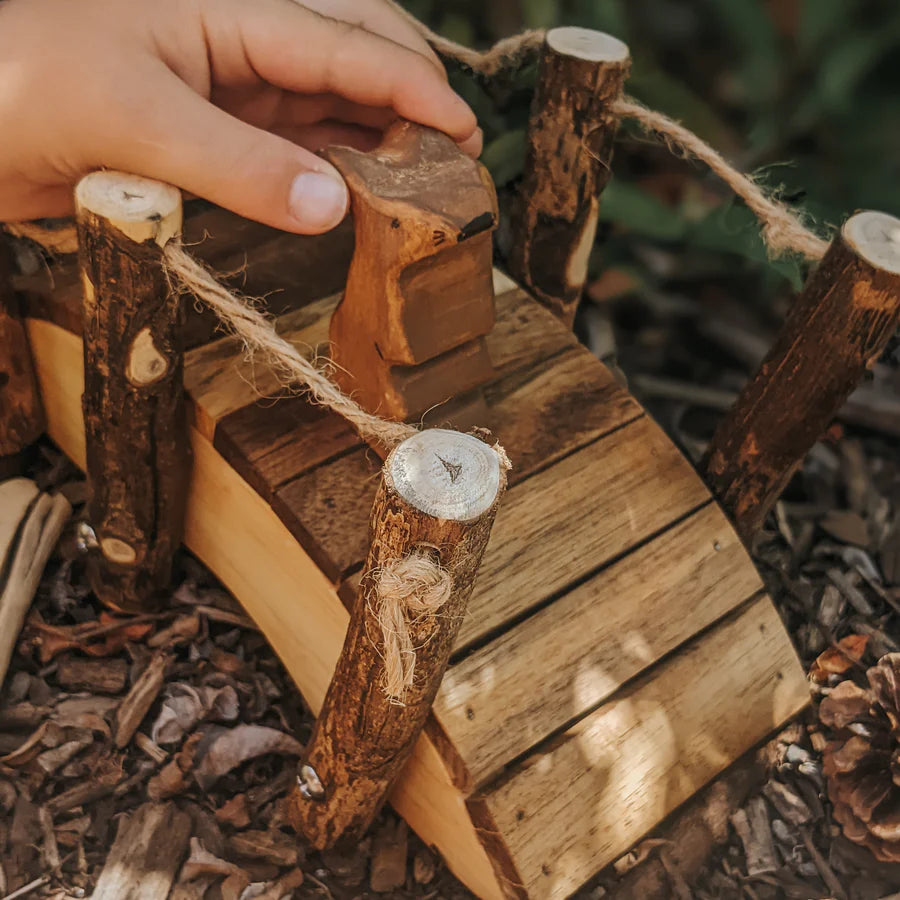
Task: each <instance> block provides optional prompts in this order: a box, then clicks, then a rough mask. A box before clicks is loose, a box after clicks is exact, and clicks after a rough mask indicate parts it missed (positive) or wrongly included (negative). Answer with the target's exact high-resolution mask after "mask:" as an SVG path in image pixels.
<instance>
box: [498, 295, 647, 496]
mask: <svg viewBox="0 0 900 900" xmlns="http://www.w3.org/2000/svg"><path fill="white" fill-rule="evenodd" d="M535 305H537V304H535ZM555 327H556V328H561V327H562V326H561V325H560V324H559V323H555ZM484 394H485V402H486V405H487V408H488V415H487V419H486V421H484V422H482V423H480V424H482V425H483V426H485V427H487V428H490V430H491V431H492V432H493V434H494V436H495V437H496V438H497V440H498V441H499V442H500V443H501V444H502V445H503V448H504V449H505V450H506V452H507V454H508V455H509V457H510V459H511V460H513V468H512V470H511V471H510V473H509V475H510V478H509V483H510V484H516V483H517V482H519V481H522V480H523V479H524V478H527V477H528V476H529V475H530V474H532V473H533V472H534V471H536V470H537V469H540V468H544V467H546V466H547V465H549V464H550V463H552V462H555V461H556V460H557V459H560V458H562V457H563V456H566V455H567V454H569V453H571V452H572V451H573V450H576V449H578V448H579V447H583V446H585V445H586V444H589V443H591V441H593V440H596V439H597V438H598V437H601V436H602V435H604V434H607V433H608V432H610V431H612V430H613V429H615V428H618V427H620V426H621V425H624V424H626V423H627V422H629V421H631V420H633V419H636V418H638V417H640V416H641V415H643V410H642V409H641V407H640V406H639V405H638V403H637V402H636V401H635V399H634V398H633V397H632V396H631V395H630V394H629V393H628V392H627V391H626V390H625V389H624V388H623V387H621V385H619V384H618V382H617V381H616V380H615V379H614V378H613V376H612V374H611V373H610V371H609V370H608V369H607V368H606V366H604V365H603V364H602V363H601V362H599V361H598V360H597V358H596V357H595V356H594V355H593V354H592V353H590V352H589V351H587V350H585V349H584V348H582V347H577V348H572V349H567V350H564V351H563V352H562V353H560V354H558V355H556V356H553V357H551V358H550V359H545V360H542V361H540V362H537V363H535V364H533V365H529V366H528V367H526V368H524V369H518V370H516V371H515V372H512V373H511V374H510V375H508V376H506V377H505V378H501V379H500V380H498V381H494V382H493V383H492V384H490V385H488V386H487V387H486V388H485V390H484Z"/></svg>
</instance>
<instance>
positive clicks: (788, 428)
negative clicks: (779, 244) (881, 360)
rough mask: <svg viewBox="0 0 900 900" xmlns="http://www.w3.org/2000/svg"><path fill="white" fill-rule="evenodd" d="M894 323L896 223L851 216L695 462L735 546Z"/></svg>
mask: <svg viewBox="0 0 900 900" xmlns="http://www.w3.org/2000/svg"><path fill="white" fill-rule="evenodd" d="M898 323H900V219H896V218H894V217H893V216H889V215H886V214H884V213H880V212H860V213H857V214H856V215H854V216H852V217H851V218H849V219H848V220H847V222H846V223H845V224H844V227H843V229H842V230H841V233H840V234H839V235H838V236H837V237H836V238H835V239H834V241H833V242H832V244H831V246H830V247H829V249H828V252H827V253H826V254H825V257H824V258H823V259H822V262H821V263H820V264H819V266H818V268H817V269H816V270H815V271H814V272H813V273H812V275H811V276H810V278H809V280H808V281H807V283H806V287H805V288H804V290H803V292H802V293H801V294H800V296H799V297H798V298H797V299H796V300H795V301H794V305H793V307H792V308H791V310H790V312H789V314H788V316H787V319H786V321H785V323H784V325H783V326H782V329H781V331H780V332H779V334H778V337H777V339H776V341H775V344H774V345H773V346H772V349H771V350H770V351H769V353H768V355H767V356H766V358H765V360H764V361H763V363H762V365H761V366H760V368H759V371H757V373H756V374H755V375H754V377H753V378H752V379H751V380H750V382H749V383H748V384H747V386H746V387H745V388H744V390H743V391H742V392H741V394H740V396H739V397H738V399H737V401H736V402H735V404H734V406H733V407H732V408H731V410H730V412H729V413H728V415H727V416H726V417H725V419H724V420H723V421H722V422H721V423H720V425H719V427H718V429H717V430H716V433H715V435H714V436H713V439H712V443H711V444H710V448H709V452H708V454H707V457H706V459H705V461H704V465H705V469H706V477H707V480H708V482H709V484H710V485H711V487H712V489H713V491H714V493H715V494H716V495H717V496H718V498H719V500H720V502H721V503H722V505H723V506H724V507H725V510H726V512H728V513H729V514H730V515H731V518H732V520H733V521H734V524H735V527H736V528H737V530H738V532H739V533H740V534H741V536H742V537H743V538H744V539H745V540H747V541H749V540H751V539H752V537H753V535H754V534H755V532H756V531H757V530H758V529H759V527H760V526H761V525H762V523H763V520H764V519H765V517H766V514H767V513H768V512H769V510H770V509H771V508H772V507H773V506H774V504H775V501H776V500H777V499H778V496H779V495H780V494H781V492H782V491H783V490H784V488H785V487H786V485H787V483H788V481H789V480H790V478H791V476H792V475H793V474H794V472H795V471H796V470H797V469H798V468H799V466H800V464H801V462H802V461H803V457H804V456H805V455H806V453H807V451H808V450H809V449H810V448H811V447H812V445H813V444H814V443H815V442H816V441H817V440H818V439H819V438H820V437H821V435H822V434H823V432H824V431H825V430H826V428H827V427H828V425H829V423H830V422H831V420H832V419H833V418H834V416H835V415H836V414H837V412H838V410H839V409H840V407H841V405H842V404H843V402H844V401H845V400H846V399H847V397H848V396H849V395H850V393H851V392H852V391H853V389H854V388H855V387H856V385H857V384H858V383H859V381H860V379H861V378H862V377H863V374H864V373H865V370H866V369H867V368H868V367H869V366H870V365H871V364H872V363H873V362H874V361H875V360H876V359H877V358H878V356H879V355H880V354H881V352H882V351H883V350H884V348H885V346H886V345H887V342H888V341H889V340H890V338H891V336H892V335H893V334H894V333H895V331H896V330H897V326H898Z"/></svg>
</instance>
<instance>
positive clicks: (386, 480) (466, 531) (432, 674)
mask: <svg viewBox="0 0 900 900" xmlns="http://www.w3.org/2000/svg"><path fill="white" fill-rule="evenodd" d="M505 485H506V475H505V467H504V464H503V461H502V460H501V457H500V455H499V454H498V453H497V451H495V450H494V449H492V448H491V447H490V446H488V445H487V444H486V443H484V442H482V441H481V440H479V439H478V438H477V437H473V436H471V435H464V434H460V433H458V432H453V431H445V430H442V429H432V430H429V431H424V432H421V433H419V434H417V435H415V436H414V437H411V438H409V439H408V440H406V441H404V442H403V443H402V444H400V445H399V447H397V448H396V449H395V450H394V451H393V452H392V453H391V454H390V456H389V457H388V459H387V461H386V462H385V465H384V469H383V471H382V481H381V484H380V486H379V490H378V494H377V496H376V499H375V505H374V508H373V510H372V519H371V530H372V543H371V546H370V549H369V555H368V558H367V561H366V568H365V574H364V576H363V578H362V581H361V583H360V588H359V592H358V595H357V599H356V605H355V607H354V609H353V613H352V616H351V620H350V625H349V628H348V632H347V637H346V640H345V642H344V647H343V650H342V652H341V656H340V659H339V660H338V664H337V668H336V670H335V673H334V677H333V678H332V680H331V684H330V686H329V688H328V693H327V695H326V697H325V703H324V705H323V707H322V712H321V714H320V716H319V718H318V720H317V722H316V727H315V730H314V732H313V735H312V738H311V739H310V742H309V745H308V747H307V751H306V754H305V757H304V760H303V764H302V766H301V768H300V777H299V779H298V782H299V783H298V787H297V788H296V790H295V791H294V794H293V798H292V818H293V821H294V823H295V825H296V826H297V828H298V829H299V830H300V831H302V832H303V834H304V835H305V836H306V837H307V838H308V839H309V840H310V841H311V842H312V844H313V845H314V846H315V847H318V848H326V847H331V846H334V845H335V844H336V843H337V842H338V841H339V840H340V839H342V838H343V839H345V840H354V839H357V838H358V837H359V836H360V835H361V834H362V833H363V832H364V831H365V830H366V829H367V828H368V826H369V825H370V824H371V822H372V820H373V818H374V817H375V815H376V814H377V812H378V810H379V809H380V808H381V806H382V804H383V803H384V801H385V799H386V798H387V796H388V793H389V792H390V789H391V787H392V786H393V784H394V782H395V781H396V780H397V777H398V776H399V775H400V773H401V771H402V769H403V766H404V763H405V762H406V760H407V759H408V758H409V755H410V753H411V751H412V748H413V745H414V744H415V741H416V739H417V737H418V735H419V733H420V731H421V730H422V727H423V726H424V724H425V720H426V718H427V717H428V713H429V710H430V709H431V704H432V702H433V701H434V697H435V694H436V693H437V690H438V687H439V686H440V682H441V678H442V676H443V673H444V670H445V669H446V667H447V662H448V660H449V657H450V651H451V649H452V647H453V644H454V641H455V638H456V635H457V632H458V630H459V627H460V625H461V624H462V619H463V615H464V614H465V609H466V603H467V602H468V599H469V595H470V594H471V592H472V587H473V585H474V583H475V576H476V575H477V572H478V567H479V564H480V562H481V557H482V555H483V553H484V550H485V547H486V546H487V541H488V537H489V536H490V531H491V526H492V524H493V521H494V515H495V513H496V510H497V504H498V502H499V500H500V496H501V494H502V493H503V490H504V488H505ZM419 555H424V556H425V557H427V559H428V560H430V561H433V562H434V563H436V564H437V565H436V567H435V569H434V570H433V571H437V572H438V573H440V574H441V576H442V577H443V578H446V579H447V581H446V585H445V594H444V596H443V599H442V602H441V603H440V605H439V606H436V607H429V608H426V607H425V605H424V604H423V605H422V606H417V602H419V603H422V602H423V593H424V590H426V589H427V588H428V587H430V586H432V585H430V584H429V585H423V586H422V592H419V593H417V595H416V596H414V597H411V602H410V603H409V605H408V606H407V608H406V609H401V610H400V612H401V613H402V615H403V617H404V619H405V624H404V623H401V624H400V625H398V626H396V629H395V626H394V625H393V624H390V623H392V622H395V620H394V619H393V617H390V616H387V617H386V615H385V612H386V610H385V607H386V605H387V604H390V603H391V602H394V601H395V600H396V597H395V596H394V595H393V594H391V591H394V593H396V590H395V589H394V587H391V591H388V590H386V587H385V585H387V584H388V582H387V581H386V578H385V573H394V574H397V573H398V572H399V570H398V569H396V568H394V567H395V566H396V565H397V563H398V562H401V563H405V562H406V561H408V560H410V559H413V560H415V559H416V557H417V556H419ZM415 577H417V576H413V578H415ZM407 587H408V586H407ZM385 622H388V625H386V624H385ZM403 628H408V636H409V640H408V642H407V643H406V649H405V650H402V651H401V652H402V654H403V660H402V662H403V663H404V665H405V663H406V662H409V661H410V656H411V657H412V661H413V663H414V669H413V670H412V671H410V670H409V669H406V670H405V674H406V675H407V676H408V677H407V678H406V680H405V683H404V684H403V685H402V690H401V691H400V692H395V690H396V689H395V688H392V686H391V683H390V682H391V679H392V677H393V676H392V657H394V656H395V654H396V652H397V649H398V648H397V646H395V645H393V644H391V643H390V642H391V636H392V635H393V634H395V633H396V632H397V631H399V630H401V629H403ZM393 661H394V662H396V659H395V658H394V659H393Z"/></svg>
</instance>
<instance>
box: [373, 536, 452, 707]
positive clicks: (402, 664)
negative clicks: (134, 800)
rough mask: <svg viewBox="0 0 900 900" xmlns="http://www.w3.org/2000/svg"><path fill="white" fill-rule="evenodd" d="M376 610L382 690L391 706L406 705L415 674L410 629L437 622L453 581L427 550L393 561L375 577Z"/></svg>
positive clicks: (415, 648) (377, 572)
mask: <svg viewBox="0 0 900 900" xmlns="http://www.w3.org/2000/svg"><path fill="white" fill-rule="evenodd" d="M373 574H374V576H375V579H376V580H375V596H376V598H377V600H378V604H377V607H376V608H375V609H374V610H373V613H374V615H375V618H376V620H377V622H378V626H379V629H380V630H381V639H382V642H383V644H384V650H383V651H382V658H383V660H384V674H383V676H382V688H383V690H384V693H385V694H386V695H387V697H388V698H389V699H390V700H391V702H392V703H395V704H397V705H398V706H403V705H404V698H405V696H406V692H407V691H408V690H409V689H410V688H411V687H412V686H413V684H414V682H415V674H416V651H417V650H418V649H419V648H418V647H416V646H415V645H414V644H413V640H412V635H411V628H412V627H413V626H415V625H417V624H421V623H423V622H424V620H426V619H434V617H435V616H436V615H437V613H438V612H439V611H440V609H441V607H442V606H443V605H444V604H445V603H446V602H447V601H448V600H449V599H450V593H451V591H452V590H453V579H452V578H451V577H450V573H449V572H448V571H447V570H446V569H444V568H442V567H441V566H440V565H439V564H438V563H437V562H435V560H434V559H433V557H432V556H431V554H430V553H428V552H427V551H425V550H413V551H412V552H411V553H409V554H407V555H406V556H404V557H402V558H400V559H392V560H390V561H389V562H387V563H385V565H384V566H382V567H381V568H380V569H378V570H377V571H376V572H375V573H373Z"/></svg>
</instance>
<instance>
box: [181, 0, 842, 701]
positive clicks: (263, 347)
mask: <svg viewBox="0 0 900 900" xmlns="http://www.w3.org/2000/svg"><path fill="white" fill-rule="evenodd" d="M388 3H389V4H390V5H391V6H393V7H394V8H395V9H396V11H397V12H398V13H399V14H400V15H402V16H403V18H404V19H406V20H407V21H408V22H409V23H410V24H411V25H412V26H413V27H414V28H415V29H416V30H417V31H418V32H419V33H420V34H421V35H422V36H423V37H424V38H425V39H426V40H427V41H428V42H429V44H431V46H432V47H433V48H434V49H435V50H436V51H437V52H438V53H440V54H442V55H443V56H445V57H448V58H450V59H454V60H456V61H457V62H459V63H461V64H462V65H464V66H466V67H468V68H469V69H471V70H472V71H473V72H476V73H478V74H480V75H482V76H484V77H487V78H489V77H492V76H494V75H496V74H498V73H499V72H501V71H503V70H506V69H510V68H518V67H519V66H521V65H523V64H524V63H526V62H527V61H528V60H529V59H530V58H533V57H534V55H535V54H536V53H537V52H538V50H539V49H540V47H541V46H542V45H543V43H544V38H545V34H546V32H545V31H543V30H540V31H538V30H533V31H526V32H524V33H522V34H519V35H515V36H513V37H510V38H505V39H504V40H501V41H499V42H498V43H496V44H495V45H494V46H493V47H491V48H490V49H488V50H485V51H479V50H473V49H472V48H470V47H466V46H464V45H462V44H458V43H456V42H455V41H451V40H449V39H447V38H444V37H441V36H440V35H438V34H436V33H435V32H433V31H432V30H431V29H429V28H428V27H427V26H426V25H425V24H423V23H422V22H420V21H419V20H418V19H416V18H415V17H414V16H413V15H412V14H410V13H408V12H407V11H406V10H405V9H404V8H403V7H402V6H400V5H399V4H398V3H396V2H395V0H388ZM613 111H614V112H615V113H617V114H618V115H619V116H620V117H621V118H628V119H633V120H635V121H636V122H637V123H638V125H640V127H641V128H642V129H643V130H644V131H646V132H647V133H648V134H650V135H652V136H654V137H657V138H658V139H660V140H661V141H662V142H663V143H665V144H666V146H667V147H668V148H669V149H670V150H671V151H672V152H674V153H677V154H679V155H681V156H684V157H686V158H689V159H696V160H699V161H700V162H703V163H704V164H705V165H706V166H708V167H709V169H710V170H711V171H712V172H714V173H715V174H716V175H718V176H719V177H720V178H721V179H722V180H723V181H724V182H725V183H726V184H727V185H728V186H729V187H730V188H731V189H732V190H733V191H734V192H735V193H736V194H737V195H738V196H739V197H741V199H742V200H743V201H744V203H746V205H747V207H748V208H749V209H750V210H751V211H752V212H753V213H754V215H755V216H756V217H757V219H758V220H759V222H760V224H761V226H762V236H763V239H764V241H765V243H766V246H767V248H768V252H769V254H770V255H771V256H773V257H774V256H780V255H782V254H784V253H789V252H793V253H798V254H800V255H801V256H803V257H805V258H806V259H809V260H813V261H815V260H819V259H821V258H822V256H823V255H824V253H825V251H826V249H827V248H828V243H827V241H825V240H823V239H822V238H821V237H819V236H818V235H817V234H815V233H814V232H812V231H810V230H809V229H808V228H806V226H805V225H804V224H803V223H802V222H801V221H800V219H799V218H798V216H797V215H796V214H795V213H793V212H792V211H791V210H790V209H789V208H788V207H787V206H786V205H785V204H784V203H782V202H780V201H779V200H776V199H774V198H772V197H770V196H768V195H767V194H766V192H765V191H764V190H763V189H762V188H761V187H760V186H759V185H758V184H757V183H756V182H755V181H754V180H753V179H752V178H751V177H750V176H748V175H746V174H744V173H743V172H740V171H739V170H737V169H735V168H734V167H733V166H731V165H729V163H728V162H726V160H725V159H724V157H723V156H722V155H721V154H720V153H719V152H718V151H716V150H715V149H713V148H712V147H711V146H710V145H709V144H707V143H706V142H705V141H703V140H701V139H700V138H699V137H697V135H695V134H694V133H693V132H692V131H690V130H689V129H687V128H685V127H684V126H683V125H681V124H680V123H679V122H676V121H675V120H674V119H670V118H669V117H668V116H665V115H663V114H662V113H659V112H656V111H655V110H651V109H648V108H647V107H646V106H644V105H642V104H641V103H639V102H637V101H636V100H633V99H632V98H630V97H623V98H621V99H619V100H617V101H616V102H615V103H614V104H613ZM164 263H165V267H166V272H167V275H168V277H169V282H170V284H171V286H172V288H173V290H175V291H178V292H182V293H190V294H193V295H194V296H195V297H196V298H197V299H198V300H200V301H202V302H203V303H204V304H205V305H206V306H208V307H209V308H210V309H212V310H213V312H215V313H216V315H217V316H218V317H219V319H220V320H221V321H222V323H223V324H224V325H225V326H226V327H227V328H228V329H229V330H230V331H231V332H232V333H233V334H235V335H236V336H237V337H238V339H239V340H240V341H241V342H242V343H243V346H244V352H245V355H246V356H247V357H248V358H252V357H254V356H255V355H256V354H261V355H262V356H263V357H264V358H265V359H266V361H267V362H268V363H269V365H270V366H271V368H272V369H273V371H274V372H275V373H276V375H278V376H279V377H280V379H281V381H282V382H283V383H284V384H285V385H286V386H294V387H299V388H300V389H302V390H304V391H306V392H307V394H308V395H309V398H310V399H311V400H312V401H313V402H314V403H317V404H319V405H321V406H325V407H327V408H328V409H331V410H332V411H333V412H336V413H337V414H338V415H339V416H342V417H343V418H344V419H346V420H347V421H348V422H350V424H351V425H353V426H354V428H356V430H357V432H358V433H359V434H360V436H361V437H363V438H364V439H366V440H372V441H375V442H377V443H379V444H381V445H383V446H385V447H388V448H393V447H395V446H396V445H397V444H399V443H401V442H402V441H404V440H406V439H407V438H409V437H411V436H412V435H413V434H415V432H416V429H415V428H414V427H413V426H412V425H407V424H406V423H404V422H392V421H390V420H387V419H383V418H381V417H380V416H376V415H373V414H372V413H370V412H367V411H366V410H365V409H363V408H362V407H361V406H360V405H359V404H358V403H357V402H356V401H355V400H353V399H352V398H351V397H349V396H347V395H346V394H345V393H344V392H343V391H341V389H340V388H339V387H338V386H337V385H336V384H335V383H334V382H333V381H332V380H331V379H330V378H329V377H328V375H327V374H326V372H325V371H323V370H322V369H320V368H318V367H317V366H315V365H314V364H313V363H311V362H310V361H309V360H307V359H306V358H305V357H304V356H303V354H302V353H300V351H298V350H297V348H296V347H295V346H294V345H293V344H291V343H290V342H289V341H287V340H285V339H284V338H282V337H281V336H280V335H279V334H278V333H277V332H276V330H275V327H274V325H273V323H272V322H271V321H270V320H269V319H268V318H267V317H266V315H265V314H264V313H263V312H261V311H260V309H259V308H258V307H257V305H256V303H255V302H254V301H253V300H252V299H250V298H247V297H242V296H239V295H237V294H235V293H232V292H231V291H229V290H228V289H227V288H225V287H224V286H223V285H222V284H221V283H220V282H219V281H218V280H217V279H216V277H215V276H214V275H213V273H212V272H210V271H209V270H208V269H207V268H206V267H205V266H203V265H201V264H200V263H199V262H197V260H195V259H194V258H193V257H192V256H190V255H189V254H188V253H187V252H186V251H185V250H184V248H183V247H182V246H181V245H180V243H178V242H176V241H170V242H169V244H168V245H167V246H166V248H165V251H164ZM495 450H497V452H498V454H499V456H500V460H501V464H502V465H505V466H506V467H508V466H509V462H508V460H507V458H506V454H505V453H504V452H503V448H502V447H500V446H499V445H497V446H496V447H495ZM372 576H373V577H375V578H376V584H375V595H376V597H377V601H378V607H377V609H376V610H374V613H375V617H376V619H377V621H378V624H379V628H380V630H381V638H382V642H383V645H384V651H383V659H384V666H385V672H384V683H383V688H384V691H385V694H386V695H387V696H388V697H389V698H390V699H391V700H392V701H393V702H396V703H399V704H402V703H403V697H404V695H405V693H406V691H407V690H408V689H409V688H410V687H411V686H412V685H413V683H414V679H415V665H416V647H414V646H413V643H412V638H411V636H410V625H411V624H414V623H415V622H417V621H420V620H421V618H422V617H424V616H434V615H436V614H437V613H438V612H439V610H440V609H441V607H442V606H443V605H444V604H445V603H446V602H447V600H448V599H449V598H450V593H451V590H452V579H451V577H450V575H449V573H448V572H447V571H446V570H445V569H443V568H442V567H441V566H440V565H439V564H438V563H437V562H436V561H435V560H434V559H433V558H432V556H431V555H430V554H427V553H422V552H417V551H413V552H412V553H410V554H409V555H407V556H405V557H403V558H401V559H395V560H390V561H389V562H387V563H386V564H385V565H384V566H382V567H381V568H380V569H379V570H378V571H377V572H374V573H372Z"/></svg>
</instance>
